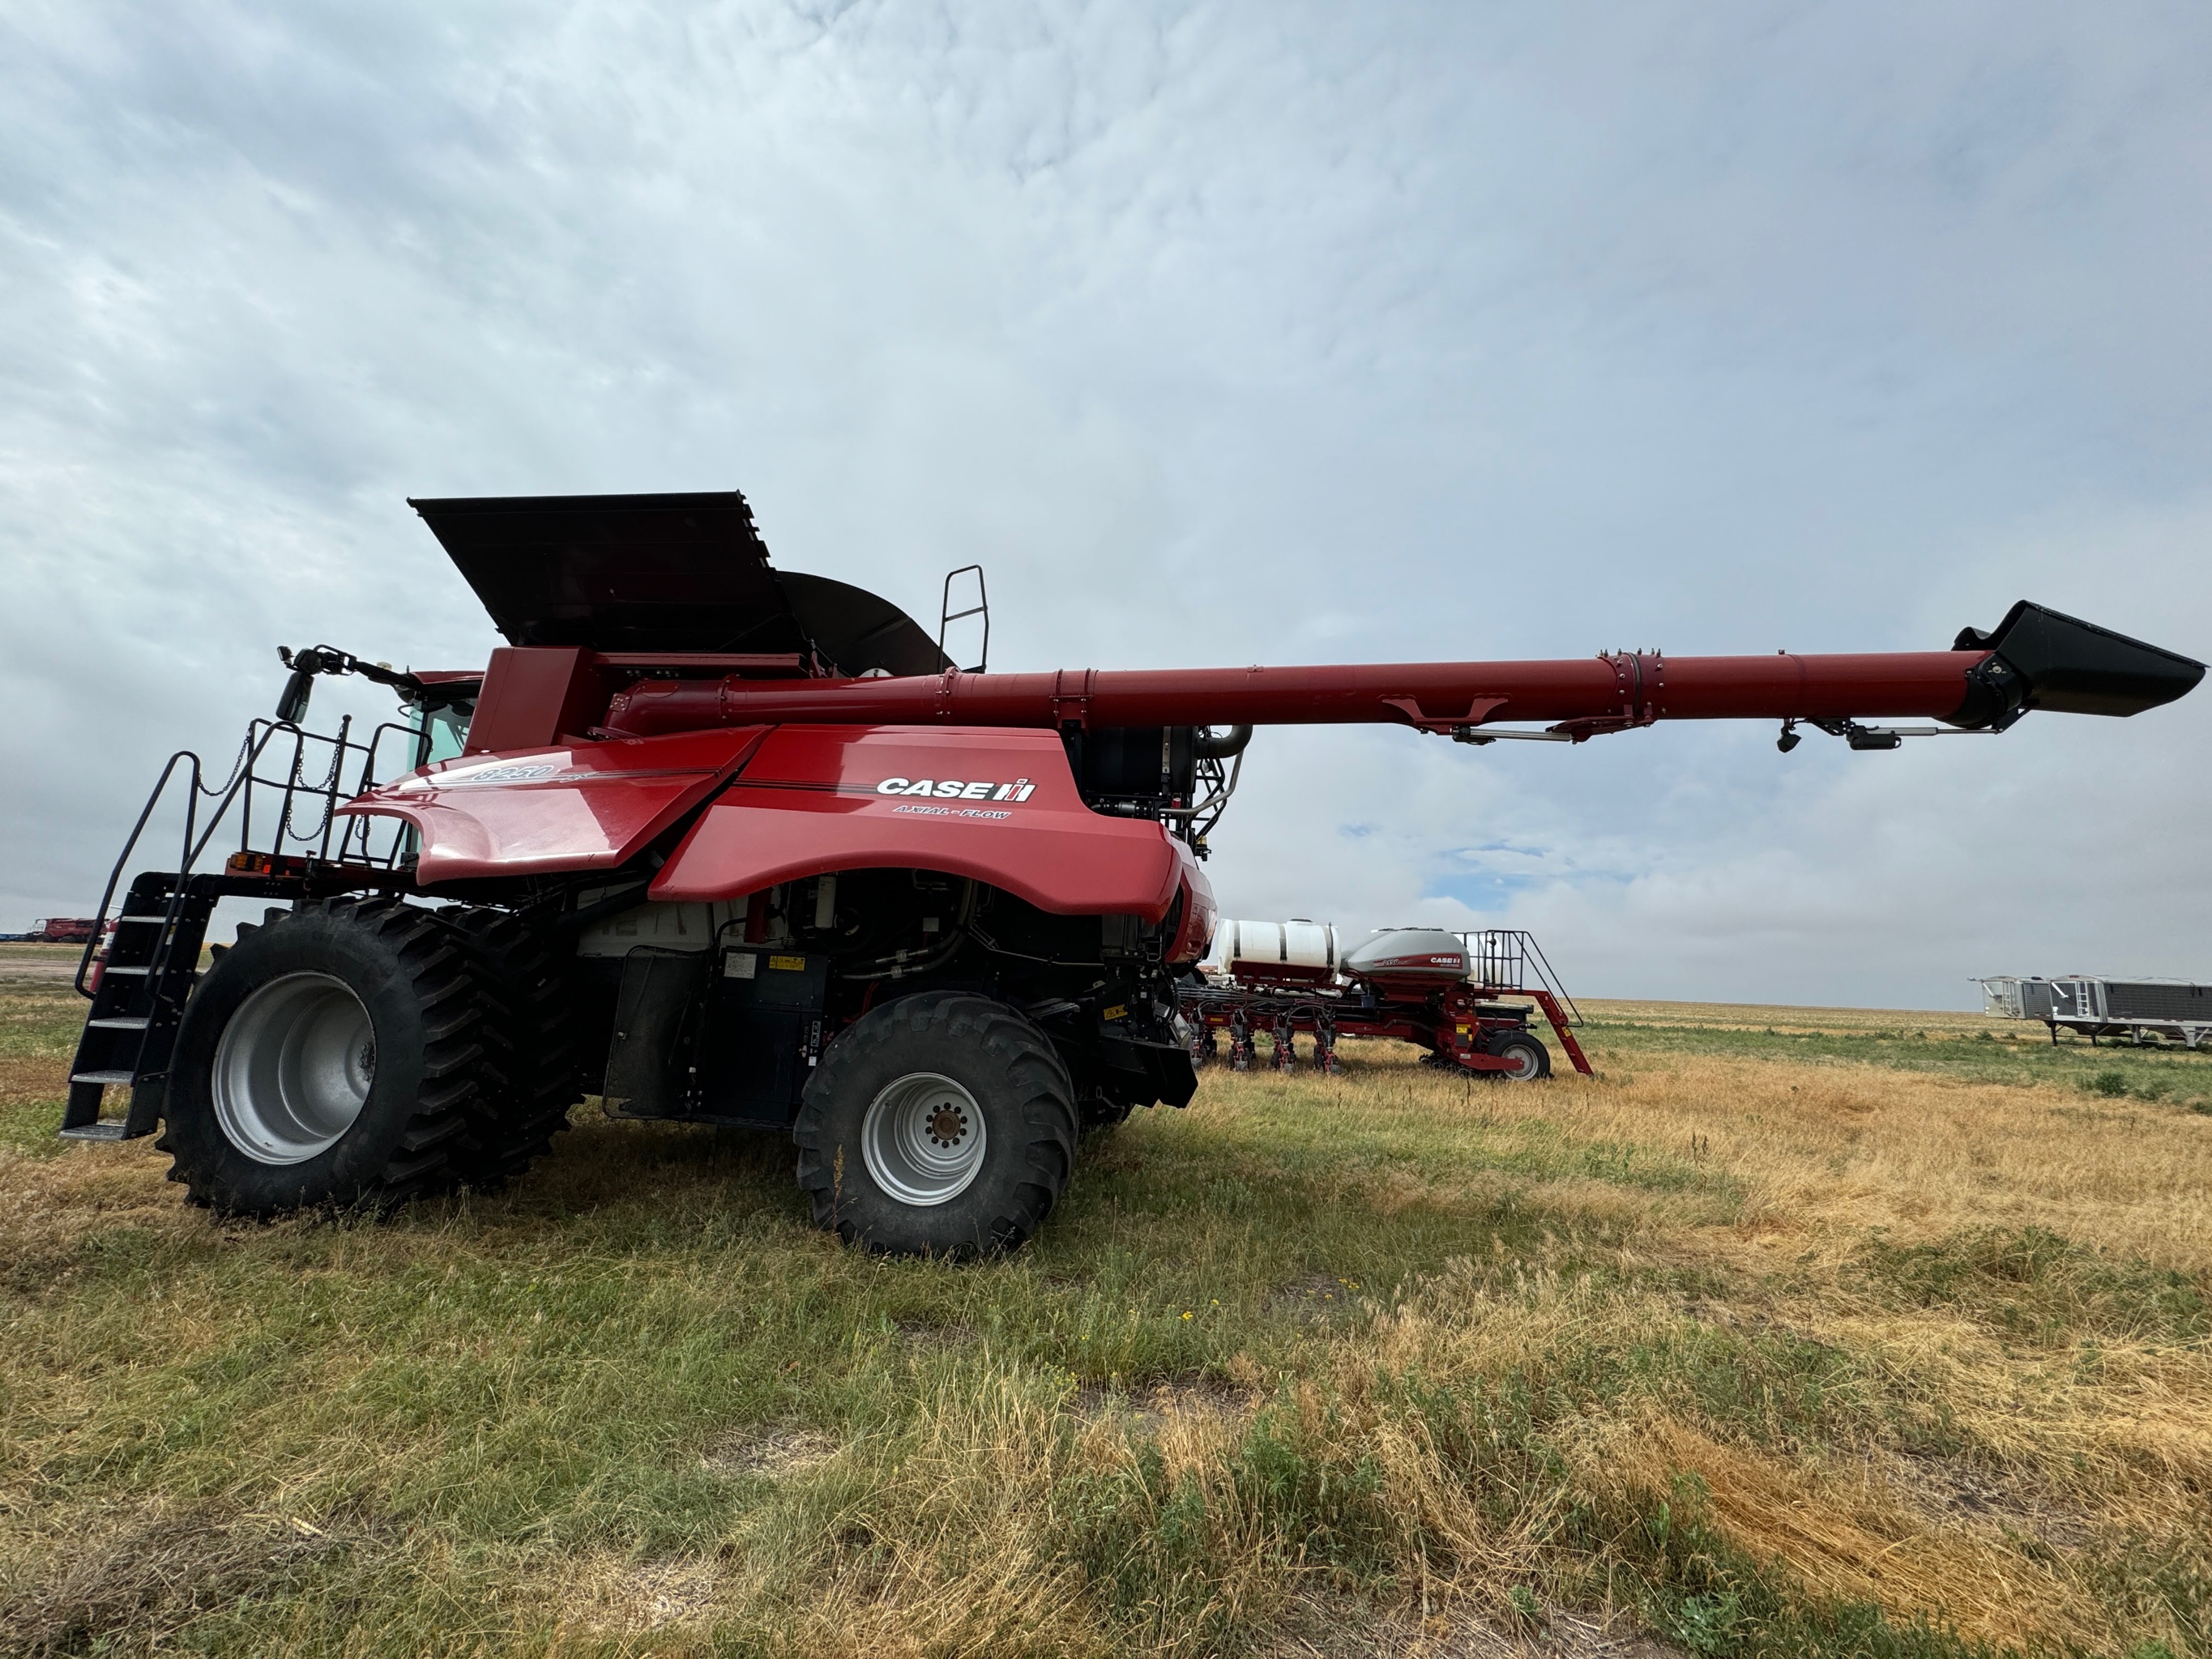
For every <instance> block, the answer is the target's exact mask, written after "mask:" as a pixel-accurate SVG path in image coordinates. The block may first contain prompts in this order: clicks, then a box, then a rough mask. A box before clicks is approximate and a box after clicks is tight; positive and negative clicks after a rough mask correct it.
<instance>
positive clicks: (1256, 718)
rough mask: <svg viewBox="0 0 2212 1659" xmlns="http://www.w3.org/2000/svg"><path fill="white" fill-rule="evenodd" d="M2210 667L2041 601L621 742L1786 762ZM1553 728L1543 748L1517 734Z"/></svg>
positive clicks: (915, 687)
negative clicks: (885, 741) (1646, 645)
mask: <svg viewBox="0 0 2212 1659" xmlns="http://www.w3.org/2000/svg"><path fill="white" fill-rule="evenodd" d="M2203 674H2204V665H2203V664H2202V663H2199V662H2197V661H2194V660H2192V659H2190V658H2187V657H2183V656H2179V655H2177V654H2176V653H2172V652H2169V651H2164V650H2160V648H2159V647H2155V646H2151V645H2145V644H2143V643H2142V641H2136V640H2131V639H2129V638H2127V637H2126V636H2124V635H2119V634H2115V633H2112V632H2111V631H2110V630H2108V629H2102V628H2099V627H2097V626H2095V625H2094V624H2093V623H2085V622H2080V621H2077V620H2076V619H2075V618H2073V617H2066V616H2062V615H2061V614H2059V613H2058V612H2057V611H2050V610H2046V609H2045V608H2044V607H2043V606H2041V605H2033V604H2030V603H2028V602H2027V601H2026V600H2022V601H2021V602H2020V603H2019V604H2017V605H2015V606H2013V608H2012V610H2011V611H2010V612H2009V613H2008V615H2007V616H2006V617H2005V619H2004V621H2003V622H2002V623H2000V624H1999V625H1998V626H1997V628H1996V629H1994V630H1992V631H1990V632H1988V633H1984V632H1982V631H1980V630H1979V629H1971V628H1970V629H1966V630H1964V631H1963V632H1961V633H1960V635H1959V637H1958V639H1957V641H1955V642H1954V646H1953V647H1952V648H1951V649H1950V650H1948V651H1920V652H1893V653H1857V654H1849V655H1798V654H1796V653H1789V652H1777V653H1774V654H1773V655H1771V656H1758V657H1668V656H1666V655H1664V654H1663V653H1657V652H1622V653H1611V652H1608V653H1600V654H1599V655H1598V656H1597V657H1595V659H1581V660H1571V661H1534V662H1487V663H1484V662H1470V663H1401V664H1390V665H1374V666H1365V665H1359V666H1328V667H1302V668H1262V667H1251V668H1200V669H1161V670H1146V669H1139V670H1101V669H1085V670H1079V671H1069V670H1060V671H1055V672H1049V673H1030V674H970V673H962V672H959V671H957V670H953V669H949V668H948V669H946V670H945V671H943V672H942V673H939V674H931V675H916V676H901V677H877V678H862V679H844V678H809V679H795V680H793V679H787V680H780V681H763V680H762V679H758V678H750V677H744V676H739V675H731V676H728V677H726V678H714V679H705V680H702V679H673V678H647V679H642V680H640V681H638V682H636V683H635V684H631V685H630V686H629V687H628V688H627V689H625V690H622V691H619V692H617V693H615V694H614V695H613V696H611V699H610V701H609V704H608V708H607V712H606V715H605V721H604V723H603V726H602V727H601V729H602V730H603V731H604V732H605V733H606V734H608V735H611V736H621V737H647V736H656V735H662V734H665V733H669V732H696V731H707V730H711V729H714V728H715V727H718V726H769V725H783V724H790V723H805V724H809V725H864V726H930V725H941V726H1010V727H1041V728H1044V729H1048V730H1050V729H1065V728H1068V727H1075V728H1079V729H1086V730H1088V729H1097V728H1116V727H1146V726H1153V727H1158V726H1198V727H1206V726H1318V725H1346V724H1360V723H1374V724H1386V725H1388V724H1395V725H1401V726H1414V727H1416V728H1418V729H1419V730H1421V731H1424V732H1443V733H1449V734H1450V735H1452V736H1454V737H1455V738H1460V739H1462V741H1467V742H1472V743H1478V744H1479V743H1486V742H1490V741H1494V740H1495V739H1496V738H1500V737H1522V738H1530V737H1542V738H1553V739H1555V740H1565V741H1571V742H1577V743H1578V742H1581V741H1583V739H1585V738H1592V737H1596V736H1599V735H1601V733H1605V732H1622V731H1628V730H1632V729H1633V728H1636V727H1639V726H1650V725H1653V724H1655V723H1656V722H1657V721H1660V720H1779V721H1781V722H1783V723H1784V732H1783V738H1782V746H1783V748H1784V750H1785V751H1786V750H1789V749H1790V748H1794V747H1795V746H1796V736H1795V727H1796V726H1798V725H1799V724H1801V723H1802V724H1804V725H1808V726H1814V727H1817V728H1819V729H1821V730H1824V731H1829V732H1833V733H1834V734H1835V735H1837V736H1838V737H1843V738H1847V739H1849V740H1850V742H1851V744H1852V746H1853V747H1855V748H1863V749H1888V748H1894V747H1896V746H1897V744H1898V740H1899V738H1902V737H1906V736H1918V735H1932V734H1933V732H1926V733H1923V732H1911V731H1901V730H1898V729H1895V728H1883V727H1879V726H1867V725H1865V724H1863V722H1866V721H1868V720H1899V719H1922V720H1937V721H1941V722H1942V727H1940V728H1936V729H1937V730H1950V731H1968V732H1971V731H1982V732H2001V731H2002V730H2004V729H2005V728H2006V727H2008V726H2010V725H2012V724H2013V723H2014V722H2015V720H2019V719H2020V718H2021V715H2023V714H2027V712H2028V711H2030V710H2031V709H2048V710H2053V711H2057V712H2060V713H2066V714H2106V715H2127V714H2139V713H2141V712H2142V711H2143V710H2144V709H2147V708H2156V707H2158V706H2159V705H2160V704H2161V703H2166V702H2172V700H2173V699H2175V698H2176V697H2179V696H2183V695H2184V694H2185V693H2186V692H2187V691H2189V690H2191V688H2193V687H2194V686H2195V685H2196V684H2197V682H2198V681H2199V680H2200V679H2202V678H2203ZM1532 723H1534V724H1540V725H1541V726H1542V728H1543V729H1542V730H1541V731H1540V732H1528V731H1515V730H1510V729H1506V728H1510V726H1514V725H1516V724H1519V725H1523V726H1525V725H1528V724H1532Z"/></svg>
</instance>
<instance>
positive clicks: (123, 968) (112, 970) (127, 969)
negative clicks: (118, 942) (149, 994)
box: [101, 962, 154, 975]
mask: <svg viewBox="0 0 2212 1659" xmlns="http://www.w3.org/2000/svg"><path fill="white" fill-rule="evenodd" d="M101 971H102V972H103V973H106V974H110V975H113V974H150V973H152V972H153V971H154V969H153V966H152V964H150V963H149V964H148V965H146V966H144V967H141V968H133V967H131V966H130V965H129V964H128V963H115V962H111V963H108V964H107V966H106V968H104V969H101Z"/></svg>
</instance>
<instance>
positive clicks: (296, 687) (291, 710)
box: [276, 668, 315, 726]
mask: <svg viewBox="0 0 2212 1659" xmlns="http://www.w3.org/2000/svg"><path fill="white" fill-rule="evenodd" d="M314 689H315V671H314V670H313V669H312V668H295V669H294V670H293V671H292V678H289V679H288V680H286V681H285V682H284V695H283V696H281V697H279V698H277V699H276V718H277V720H280V721H281V722H283V724H284V725H286V726H297V725H298V724H299V723H300V722H301V720H305V719H307V699H308V697H309V696H311V695H313V691H314Z"/></svg>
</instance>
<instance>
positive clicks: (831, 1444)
mask: <svg viewBox="0 0 2212 1659" xmlns="http://www.w3.org/2000/svg"><path fill="white" fill-rule="evenodd" d="M836 1450H837V1443H836V1441H835V1440H833V1439H831V1438H830V1437H829V1436H828V1435H826V1434H823V1433H821V1432H819V1431H817V1430H814V1429H793V1428H781V1429H747V1430H744V1431H740V1432H738V1433H736V1434H732V1435H728V1436H726V1437H723V1438H721V1439H719V1440H717V1441H715V1442H714V1443H713V1444H712V1445H710V1446H708V1448H707V1450H706V1452H705V1454H704V1455H703V1456H702V1459H701V1461H702V1462H703V1463H705V1464H706V1466H707V1467H708V1468H709V1469H711V1470H713V1471H714V1473H715V1474H722V1475H731V1476H740V1475H750V1474H764V1475H769V1476H770V1477H772V1478H775V1479H781V1478H783V1477H785V1476H787V1475H793V1474H803V1473H804V1472H805V1471H806V1470H808V1469H811V1468H814V1467H816V1466H817V1464H821V1463H825V1462H829V1459H830V1458H831V1457H832V1456H834V1455H836Z"/></svg>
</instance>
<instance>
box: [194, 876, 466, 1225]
mask: <svg viewBox="0 0 2212 1659" xmlns="http://www.w3.org/2000/svg"><path fill="white" fill-rule="evenodd" d="M238 931H239V939H238V943H237V944H236V945H233V946H232V947H231V948H230V949H229V950H228V951H225V952H224V953H223V954H222V957H221V958H220V959H219V960H217V961H216V963H215V965H214V966H213V967H211V968H210V969H208V971H207V974H206V975H205V977H204V979H203V980H202V981H201V983H200V985H199V987H198V989H197V990H196V991H195V992H194V993H193V994H192V999H191V1002H190V1003H189V1004H188V1005H186V1007H185V1018H184V1020H183V1023H182V1024H181V1025H180V1026H179V1029H178V1031H177V1042H176V1048H175V1052H174V1054H173V1058H172V1060H171V1065H170V1073H169V1092H168V1101H167V1114H166V1115H167V1121H168V1132H167V1133H166V1134H165V1135H164V1136H163V1137H162V1138H161V1140H160V1141H159V1142H158V1143H157V1145H158V1146H159V1147H160V1148H161V1150H162V1151H164V1152H168V1153H169V1154H171V1156H172V1158H173V1160H174V1163H173V1167H172V1169H171V1170H170V1173H169V1178H170V1179H171V1180H172V1181H181V1182H184V1183H185V1188H186V1189H187V1192H188V1193H189V1194H190V1196H191V1200H192V1201H193V1202H194V1203H196V1204H205V1205H208V1206H211V1207H212V1208H214V1209H216V1210H217V1211H218V1212H222V1213H223V1214H226V1215H248V1216H273V1215H281V1214H283V1213H284V1212H288V1211H291V1210H297V1209H301V1208H307V1207H313V1206H333V1207H354V1206H360V1207H366V1208H370V1209H374V1210H378V1211H383V1210H389V1209H392V1208H395V1207H397V1206H399V1205H401V1204H404V1203H405V1202H407V1201H408V1200H410V1199H413V1198H416V1197H417V1196H420V1195H421V1194H424V1193H428V1192H432V1191H435V1190H437V1189H439V1188H442V1187H444V1186H446V1185H447V1184H448V1183H449V1182H450V1179H451V1176H452V1170H451V1167H450V1163H449V1159H450V1157H451V1155H452V1153H453V1151H454V1150H455V1149H456V1147H457V1146H459V1144H460V1143H461V1140H462V1138H463V1137H465V1135H466V1134H467V1133H468V1131H469V1129H470V1127H471V1118H472V1116H473V1115H475V1114H476V1113H477V1111H479V1110H480V1109H481V1108H480V1106H479V1103H478V1096H479V1091H480V1089H481V1086H482V1083H483V1060H484V1049H483V1044H482V1042H481V1041H480V1035H481V1034H480V1031H479V1027H480V1024H481V1022H482V1019H483V1008H482V1006H481V1001H482V999H481V996H480V994H479V992H478V990H477V981H476V980H475V978H474V977H473V976H472V975H471V972H470V971H469V969H468V966H467V963H466V962H465V959H464V957H463V954H462V952H461V951H460V950H459V948H458V946H457V945H456V943H455V941H454V940H453V937H452V934H451V933H450V932H449V931H448V929H447V927H446V926H445V925H444V924H443V923H441V922H440V921H437V920H436V918H435V917H433V916H432V915H429V914H428V912H427V911H424V910H422V909H419V908H414V907H411V906H408V905H404V904H399V903H397V902H392V901H388V900H359V899H331V900H328V901H325V902H323V903H321V904H319V905H314V906H312V907H310V908H306V909H302V910H295V911H289V912H288V911H278V910H272V911H270V913H269V915H268V918H267V920H266V921H264V924H263V925H262V926H260V927H240V929H239V930H238Z"/></svg>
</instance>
